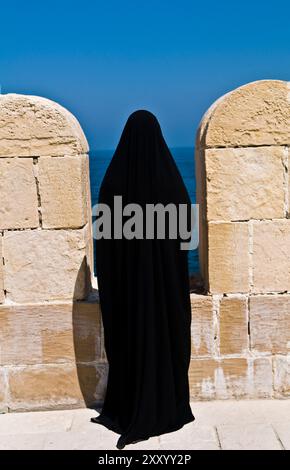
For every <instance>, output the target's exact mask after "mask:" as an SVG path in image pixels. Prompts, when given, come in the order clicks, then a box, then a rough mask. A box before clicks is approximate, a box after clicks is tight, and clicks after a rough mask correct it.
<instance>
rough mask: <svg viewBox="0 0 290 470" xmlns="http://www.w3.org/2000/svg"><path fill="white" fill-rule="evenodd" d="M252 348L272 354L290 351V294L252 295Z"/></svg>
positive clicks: (250, 305)
mask: <svg viewBox="0 0 290 470" xmlns="http://www.w3.org/2000/svg"><path fill="white" fill-rule="evenodd" d="M249 307H250V318H251V325H250V327H251V348H252V349H253V350H254V351H258V352H268V353H272V354H277V353H282V354H287V353H288V352H290V295H258V296H253V297H250V301H249Z"/></svg>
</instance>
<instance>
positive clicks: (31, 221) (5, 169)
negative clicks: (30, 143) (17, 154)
mask: <svg viewBox="0 0 290 470" xmlns="http://www.w3.org/2000/svg"><path fill="white" fill-rule="evenodd" d="M0 113H1V112H0ZM0 132H1V131H0ZM33 167H34V165H33V160H32V158H3V159H1V160H0V200H1V206H0V230H3V229H17V228H35V227H38V225H39V217H38V201H37V189H36V182H35V177H34V171H33V170H34V168H33Z"/></svg>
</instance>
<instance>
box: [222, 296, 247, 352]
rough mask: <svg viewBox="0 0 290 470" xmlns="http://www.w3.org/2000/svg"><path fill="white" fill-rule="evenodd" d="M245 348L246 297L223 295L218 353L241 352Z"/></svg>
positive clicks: (244, 350)
mask: <svg viewBox="0 0 290 470" xmlns="http://www.w3.org/2000/svg"><path fill="white" fill-rule="evenodd" d="M247 348H248V315H247V299H246V298H242V297H224V298H222V299H221V302H220V353H221V354H222V355H223V354H243V353H245V352H246V351H247Z"/></svg>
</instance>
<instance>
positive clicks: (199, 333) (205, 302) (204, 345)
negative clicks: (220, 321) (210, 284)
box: [190, 294, 215, 356]
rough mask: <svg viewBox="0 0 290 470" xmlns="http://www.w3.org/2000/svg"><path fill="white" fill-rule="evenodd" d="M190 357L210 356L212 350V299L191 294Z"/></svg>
mask: <svg viewBox="0 0 290 470" xmlns="http://www.w3.org/2000/svg"><path fill="white" fill-rule="evenodd" d="M190 299H191V312H192V319H191V355H192V356H210V355H211V354H212V353H213V350H214V336H215V331H214V321H213V305H212V298H211V297H210V296H205V295H196V294H191V296H190Z"/></svg>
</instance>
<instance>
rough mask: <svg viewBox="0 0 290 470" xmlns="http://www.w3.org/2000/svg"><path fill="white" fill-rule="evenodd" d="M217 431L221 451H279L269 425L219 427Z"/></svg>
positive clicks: (277, 442) (278, 445)
mask: <svg viewBox="0 0 290 470" xmlns="http://www.w3.org/2000/svg"><path fill="white" fill-rule="evenodd" d="M217 431H218V435H219V438H220V443H221V447H222V449H223V450H281V446H280V444H279V441H278V439H277V437H276V435H275V432H274V430H273V429H272V427H271V426H270V425H269V424H265V423H261V424H243V425H230V424H228V425H220V426H218V427H217Z"/></svg>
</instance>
